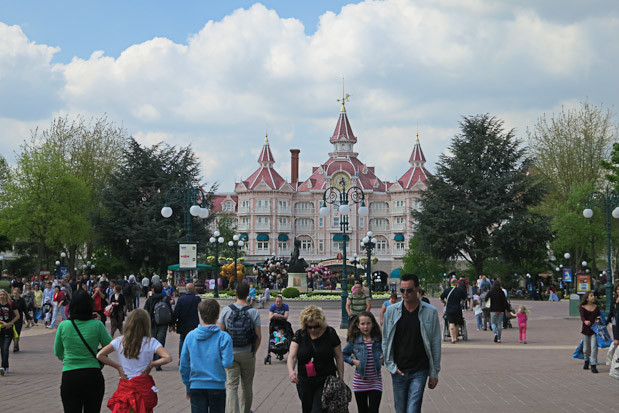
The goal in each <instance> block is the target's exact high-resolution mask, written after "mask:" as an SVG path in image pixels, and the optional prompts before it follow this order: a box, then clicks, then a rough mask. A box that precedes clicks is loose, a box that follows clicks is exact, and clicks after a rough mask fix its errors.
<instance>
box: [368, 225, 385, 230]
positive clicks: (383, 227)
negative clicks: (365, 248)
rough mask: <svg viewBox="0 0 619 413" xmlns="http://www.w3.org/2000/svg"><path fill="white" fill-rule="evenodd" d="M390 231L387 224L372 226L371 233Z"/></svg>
mask: <svg viewBox="0 0 619 413" xmlns="http://www.w3.org/2000/svg"><path fill="white" fill-rule="evenodd" d="M388 229H389V226H388V225H387V224H370V231H387V230H388Z"/></svg>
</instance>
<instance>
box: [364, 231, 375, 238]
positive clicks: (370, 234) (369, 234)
mask: <svg viewBox="0 0 619 413" xmlns="http://www.w3.org/2000/svg"><path fill="white" fill-rule="evenodd" d="M366 235H367V236H368V238H372V235H374V233H373V232H372V231H368V232H367V234H366Z"/></svg>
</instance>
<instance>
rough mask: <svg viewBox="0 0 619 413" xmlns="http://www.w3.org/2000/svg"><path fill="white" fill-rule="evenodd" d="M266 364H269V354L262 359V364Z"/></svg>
mask: <svg viewBox="0 0 619 413" xmlns="http://www.w3.org/2000/svg"><path fill="white" fill-rule="evenodd" d="M267 363H269V364H271V355H270V354H269V355H268V356H266V357H265V358H264V364H267Z"/></svg>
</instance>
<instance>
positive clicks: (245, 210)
mask: <svg viewBox="0 0 619 413" xmlns="http://www.w3.org/2000/svg"><path fill="white" fill-rule="evenodd" d="M239 214H249V207H246V206H240V207H239Z"/></svg>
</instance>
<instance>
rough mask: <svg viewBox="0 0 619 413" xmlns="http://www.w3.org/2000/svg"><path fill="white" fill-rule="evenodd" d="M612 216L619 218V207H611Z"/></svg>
mask: <svg viewBox="0 0 619 413" xmlns="http://www.w3.org/2000/svg"><path fill="white" fill-rule="evenodd" d="M612 214H613V218H615V219H619V207H615V209H613V212H612Z"/></svg>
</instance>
